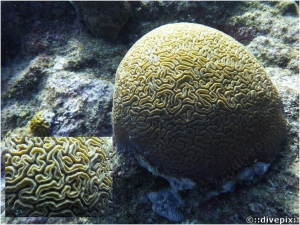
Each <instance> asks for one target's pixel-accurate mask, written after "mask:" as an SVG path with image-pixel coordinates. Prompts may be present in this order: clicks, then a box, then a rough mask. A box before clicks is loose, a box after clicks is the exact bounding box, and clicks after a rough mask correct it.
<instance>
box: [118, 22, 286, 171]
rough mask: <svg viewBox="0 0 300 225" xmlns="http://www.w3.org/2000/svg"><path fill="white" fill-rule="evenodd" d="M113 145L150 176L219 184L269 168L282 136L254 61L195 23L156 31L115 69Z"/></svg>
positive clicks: (280, 120) (276, 100) (267, 85)
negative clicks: (263, 165) (251, 169)
mask: <svg viewBox="0 0 300 225" xmlns="http://www.w3.org/2000/svg"><path fill="white" fill-rule="evenodd" d="M113 103H114V105H113V126H114V127H113V128H114V135H115V136H114V139H115V140H116V144H117V147H118V148H119V149H122V150H128V151H132V150H133V151H134V152H135V154H136V155H137V156H138V158H140V159H142V160H143V161H146V162H147V163H148V164H149V165H150V166H151V167H152V169H153V168H154V169H155V171H158V172H159V173H161V174H162V173H163V174H165V175H174V176H181V177H201V176H202V175H203V177H204V176H207V177H217V176H221V175H224V174H229V173H231V172H233V171H236V169H238V168H240V167H242V166H244V165H245V164H251V163H253V162H254V161H255V160H260V161H270V160H271V159H272V158H273V156H274V155H275V153H276V152H277V151H278V149H279V146H280V144H281V143H282V141H283V140H284V138H285V136H286V120H285V118H284V117H283V114H282V103H281V100H280V96H279V93H278V91H277V90H276V88H275V87H274V85H273V84H272V82H271V79H270V78H269V77H268V76H267V74H266V72H265V70H264V69H263V68H262V67H261V66H260V64H259V63H258V61H257V60H256V59H255V57H254V56H253V55H252V54H251V53H250V52H249V51H248V50H247V49H246V48H245V47H244V46H243V45H241V44H240V43H238V42H236V41H235V40H234V39H232V38H231V37H229V36H228V35H226V34H224V33H222V32H220V31H218V30H216V29H213V28H210V27H207V26H203V25H199V24H191V23H177V24H168V25H164V26H161V27H159V28H157V29H155V30H153V31H151V32H149V33H147V34H146V35H145V36H143V37H142V38H141V39H140V40H138V41H137V42H136V43H135V44H134V45H133V46H132V48H131V49H130V50H129V51H128V52H127V54H126V55H125V57H124V59H123V60H122V62H121V63H120V65H119V67H118V70H117V73H116V81H115V92H114V102H113Z"/></svg>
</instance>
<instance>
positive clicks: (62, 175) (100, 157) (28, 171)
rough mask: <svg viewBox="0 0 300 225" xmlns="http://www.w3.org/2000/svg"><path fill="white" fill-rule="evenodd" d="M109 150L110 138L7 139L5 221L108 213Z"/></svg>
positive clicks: (109, 191)
mask: <svg viewBox="0 0 300 225" xmlns="http://www.w3.org/2000/svg"><path fill="white" fill-rule="evenodd" d="M111 145H112V143H111V138H96V137H91V138H82V137H78V138H71V137H45V138H40V137H34V138H29V137H24V136H23V137H9V138H6V139H5V146H4V148H5V151H6V154H5V202H6V216H99V215H102V214H104V213H105V211H106V210H107V208H108V206H109V203H110V199H111V197H112V193H111V192H112V178H111V170H112V164H111V162H110V160H109V154H110V153H111V150H112V149H111Z"/></svg>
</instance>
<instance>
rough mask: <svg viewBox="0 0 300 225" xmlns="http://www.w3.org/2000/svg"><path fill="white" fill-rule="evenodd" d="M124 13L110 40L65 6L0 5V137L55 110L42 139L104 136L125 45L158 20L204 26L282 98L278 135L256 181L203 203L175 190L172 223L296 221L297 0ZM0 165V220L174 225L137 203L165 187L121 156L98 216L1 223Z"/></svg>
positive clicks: (134, 7) (143, 5)
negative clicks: (283, 123)
mask: <svg viewBox="0 0 300 225" xmlns="http://www.w3.org/2000/svg"><path fill="white" fill-rule="evenodd" d="M75 5H76V4H75ZM130 7H131V9H130V11H129V10H128V12H127V13H128V15H129V18H128V21H123V22H124V24H125V25H124V26H123V27H122V29H120V31H119V32H118V31H114V32H117V33H118V35H117V38H116V39H115V40H112V39H113V38H111V37H110V38H107V37H102V36H101V34H95V32H93V30H92V29H93V27H87V25H86V23H85V21H83V20H84V19H83V18H85V17H84V16H83V15H82V14H80V10H79V11H78V8H76V7H75V6H74V5H72V4H71V3H70V2H48V3H41V2H31V3H29V2H21V3H20V2H18V3H17V2H15V3H12V2H11V3H9V2H1V19H2V20H1V26H2V29H1V31H2V33H1V39H2V43H1V46H2V52H1V138H2V139H3V138H5V137H7V136H9V135H11V134H13V133H18V132H22V129H23V128H24V127H26V126H27V125H28V122H29V121H30V120H31V119H32V117H33V116H34V115H35V114H36V112H38V111H40V110H51V111H53V112H55V113H56V114H57V118H59V121H60V122H61V123H60V124H59V125H57V126H55V127H54V128H53V131H52V135H59V136H112V126H111V110H112V96H113V88H114V76H115V72H116V69H117V67H118V65H119V63H120V61H121V60H122V58H123V57H124V55H125V54H126V52H127V51H128V49H129V48H130V47H131V46H132V45H133V44H134V43H135V42H136V41H137V40H138V39H139V38H140V37H142V36H143V35H144V34H146V33H147V32H149V31H151V30H152V29H154V28H156V27H159V26H161V25H164V24H168V23H175V22H192V23H199V24H204V25H207V26H210V27H213V28H216V29H219V30H221V31H223V32H224V33H226V34H228V35H230V36H232V37H233V38H235V39H236V40H237V41H239V42H241V43H242V44H244V45H245V46H246V48H247V49H248V50H249V51H250V52H252V53H253V54H254V55H255V56H256V57H257V59H258V60H259V62H260V63H261V64H262V65H263V67H264V68H265V69H266V71H267V73H268V74H269V76H270V77H271V79H272V81H273V83H274V85H275V86H276V87H277V89H278V90H279V92H280V95H281V97H282V100H283V105H284V115H285V116H286V118H287V120H288V135H287V139H286V141H285V142H284V143H283V146H282V149H281V151H280V153H279V155H278V157H277V158H276V160H275V161H274V162H273V163H272V164H271V166H270V168H269V170H268V171H267V173H266V174H265V175H264V177H263V178H262V179H261V180H259V181H258V182H256V183H251V182H250V183H248V184H245V185H238V186H237V187H236V189H235V190H234V191H233V192H230V193H225V194H221V195H219V196H216V197H212V198H210V199H209V200H207V201H199V199H197V195H198V194H199V193H198V192H197V190H189V191H183V192H181V193H180V196H181V198H182V199H183V200H184V201H185V203H186V204H185V206H183V207H181V208H180V209H179V210H180V212H181V213H182V214H183V215H184V219H183V220H182V221H181V222H180V223H246V222H247V221H246V218H248V217H249V216H251V217H253V218H265V219H266V218H285V219H287V218H293V223H298V219H299V126H298V120H299V111H298V110H299V10H298V3H296V2H293V1H290V2H255V1H252V2H131V3H130ZM108 10H110V9H108ZM100 14H101V12H100ZM112 16H113V15H112ZM125 17H126V16H125ZM106 19H107V20H106V21H109V18H106ZM123 20H127V19H124V18H123ZM107 23H109V22H107ZM122 25H123V24H122ZM122 25H120V27H121V26H122ZM108 27H109V26H108ZM117 30H118V29H117ZM107 35H108V36H113V35H115V34H110V33H109V31H108V34H106V36H107ZM82 115H84V116H82ZM1 160H2V161H1V223H3V224H4V223H6V224H19V223H22V224H29V223H30V224H33V223H50V224H52V223H53V224H64V223H68V224H81V223H84V224H91V223H93V224H96V223H174V222H172V221H170V220H168V219H167V218H164V217H161V216H159V215H158V214H156V213H155V212H153V210H152V203H151V202H150V201H149V199H147V196H148V194H149V193H150V192H153V191H159V190H161V189H163V188H167V187H168V186H169V184H168V182H167V181H166V180H165V179H163V178H160V177H155V176H153V175H152V174H151V173H150V172H148V171H147V170H146V169H144V168H142V167H140V166H139V164H138V163H137V161H136V160H135V158H134V157H127V158H121V160H120V162H119V163H120V164H119V165H118V166H117V171H116V172H115V173H114V175H113V179H114V186H113V200H112V203H111V206H110V208H109V210H108V211H107V213H106V214H104V215H103V216H101V217H78V218H76V217H74V218H67V217H66V218H63V217H59V218H58V217H51V218H46V217H15V218H14V217H5V192H4V188H5V182H4V179H5V178H4V161H3V160H4V158H3V154H2V157H1Z"/></svg>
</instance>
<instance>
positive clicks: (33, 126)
mask: <svg viewBox="0 0 300 225" xmlns="http://www.w3.org/2000/svg"><path fill="white" fill-rule="evenodd" d="M43 113H44V111H40V112H38V113H37V114H36V115H35V116H34V117H33V118H32V120H31V122H30V130H31V131H32V132H33V133H34V135H36V136H39V137H46V136H49V135H50V133H51V130H50V125H49V123H48V122H47V121H46V119H45V117H44V116H43Z"/></svg>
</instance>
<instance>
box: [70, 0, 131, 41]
mask: <svg viewBox="0 0 300 225" xmlns="http://www.w3.org/2000/svg"><path fill="white" fill-rule="evenodd" d="M74 4H75V5H76V7H78V10H79V14H80V15H81V17H82V18H83V19H84V21H85V23H86V25H87V26H88V28H89V30H90V31H91V32H92V33H93V34H95V35H97V36H102V37H108V38H109V39H112V40H114V39H116V38H117V36H118V34H119V32H120V30H121V29H122V27H123V26H124V25H125V24H126V22H127V20H128V18H129V14H130V8H131V7H130V3H128V2H98V1H96V2H74Z"/></svg>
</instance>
